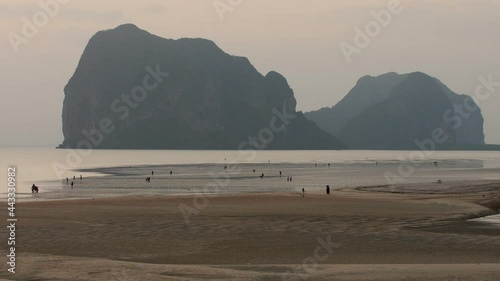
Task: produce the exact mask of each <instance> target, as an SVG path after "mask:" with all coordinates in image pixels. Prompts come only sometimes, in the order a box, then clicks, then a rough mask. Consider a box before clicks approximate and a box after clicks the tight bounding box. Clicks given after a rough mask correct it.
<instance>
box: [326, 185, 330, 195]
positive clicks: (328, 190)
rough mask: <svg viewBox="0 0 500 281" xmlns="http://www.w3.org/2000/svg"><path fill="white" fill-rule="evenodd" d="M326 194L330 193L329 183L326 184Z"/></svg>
mask: <svg viewBox="0 0 500 281" xmlns="http://www.w3.org/2000/svg"><path fill="white" fill-rule="evenodd" d="M326 194H327V195H330V186H329V185H327V186H326Z"/></svg>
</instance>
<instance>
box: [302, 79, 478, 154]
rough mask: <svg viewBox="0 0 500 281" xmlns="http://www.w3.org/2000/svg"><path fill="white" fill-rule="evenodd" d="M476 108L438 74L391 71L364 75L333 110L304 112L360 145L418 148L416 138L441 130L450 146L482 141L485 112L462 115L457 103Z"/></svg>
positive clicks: (338, 135) (323, 125) (344, 138)
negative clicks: (378, 74)
mask: <svg viewBox="0 0 500 281" xmlns="http://www.w3.org/2000/svg"><path fill="white" fill-rule="evenodd" d="M469 103H470V105H473V106H476V105H475V103H474V102H473V101H472V100H471V99H470V97H469V96H466V95H458V94H456V93H454V92H453V91H451V90H450V89H449V88H448V87H446V86H445V85H444V84H443V83H441V82H440V81H439V80H437V79H436V78H433V77H430V76H428V75H426V74H423V73H418V72H417V73H411V74H405V75H399V74H396V73H387V74H384V75H381V76H378V77H371V76H366V77H363V78H361V79H360V80H359V81H358V83H357V84H356V86H355V87H354V88H353V89H352V90H351V91H350V92H349V93H348V95H347V96H346V97H345V98H344V99H342V101H340V102H339V103H338V104H337V105H335V106H334V107H332V108H323V109H320V110H318V111H314V112H309V113H306V116H307V118H308V119H310V120H312V121H314V122H315V123H317V124H318V126H319V127H321V128H322V129H323V130H325V131H327V132H330V133H332V134H333V135H335V136H337V137H338V138H339V139H340V140H341V141H343V142H344V143H345V144H346V145H348V146H350V147H352V148H358V149H418V147H416V145H415V140H418V139H420V140H423V139H427V138H430V137H432V131H433V129H436V128H441V129H443V130H445V131H446V134H447V136H448V139H447V140H446V142H445V143H443V144H442V147H447V146H450V145H457V144H459V145H482V144H484V132H483V117H482V114H481V110H480V109H479V108H477V110H473V111H469V112H466V113H467V114H466V116H467V117H463V116H461V113H460V112H458V110H457V108H456V106H458V107H464V105H466V104H468V105H469Z"/></svg>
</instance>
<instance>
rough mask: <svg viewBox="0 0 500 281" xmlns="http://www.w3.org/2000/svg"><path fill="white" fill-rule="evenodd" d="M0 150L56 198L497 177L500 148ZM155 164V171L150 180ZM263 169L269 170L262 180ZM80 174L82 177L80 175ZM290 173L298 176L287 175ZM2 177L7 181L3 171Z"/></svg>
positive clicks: (25, 183)
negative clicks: (425, 153) (84, 152)
mask: <svg viewBox="0 0 500 281" xmlns="http://www.w3.org/2000/svg"><path fill="white" fill-rule="evenodd" d="M0 154H1V161H2V166H3V167H4V168H5V170H6V168H7V167H8V166H10V165H13V166H16V167H17V181H18V188H17V191H18V196H19V197H23V196H24V197H25V198H32V194H31V193H30V187H31V185H32V184H33V183H36V184H37V185H38V186H40V194H39V195H38V197H39V198H46V199H51V198H68V197H70V198H80V197H92V196H115V195H134V194H141V195H147V194H150V195H151V194H192V193H196V192H204V191H203V189H204V188H205V187H206V186H209V187H210V186H211V187H212V189H211V190H212V191H213V190H214V187H215V188H216V190H217V192H222V193H234V192H277V191H280V192H281V191H298V190H300V189H301V188H305V189H306V191H318V190H324V188H325V186H326V185H327V184H328V185H330V186H331V187H332V189H335V188H341V187H353V186H364V185H383V184H387V183H388V180H387V174H388V173H391V174H392V175H397V176H403V178H404V180H405V181H406V182H411V183H420V182H435V181H437V180H443V181H457V180H458V181H460V180H500V152H481V151H480V152H476V151H473V152H472V151H471V152H467V151H460V152H450V151H443V152H432V153H430V152H429V156H427V157H425V159H419V160H420V161H414V162H412V163H410V162H409V159H410V158H411V157H415V156H418V155H423V154H422V152H417V153H415V152H413V153H412V152H410V151H258V152H257V153H255V155H254V156H255V157H251V158H249V154H248V153H247V154H244V153H242V152H238V151H187V150H153V151H152V150H93V151H90V153H89V154H88V155H86V156H83V157H75V156H78V154H77V153H75V151H74V150H58V149H53V148H16V147H14V148H0ZM251 156H253V155H251ZM435 161H437V162H438V164H437V166H435V165H434V162H435ZM328 163H330V167H329V166H328V165H327V164H328ZM224 166H227V168H228V169H224ZM254 169H255V170H256V172H255V173H254V172H253V170H254ZM151 170H154V171H155V175H154V176H153V179H152V181H151V183H146V182H145V180H144V179H145V177H147V176H151ZM171 170H172V171H174V174H173V176H172V177H170V174H169V173H170V171H171ZM279 171H281V172H282V177H281V178H280V177H279ZM262 173H264V174H265V177H264V178H263V179H260V177H259V176H260V175H261V174H262ZM80 175H83V177H84V180H83V181H81V182H80V180H79V179H78V177H79V176H80ZM73 176H76V178H77V179H76V180H75V188H74V189H73V190H71V188H70V187H69V186H68V185H67V184H66V180H65V178H66V177H68V178H70V181H71V180H72V178H73ZM287 176H292V177H293V181H292V182H287V180H286V178H287ZM0 178H1V182H6V181H7V179H6V172H4V173H2V174H1V175H0ZM228 178H229V180H228ZM5 191H6V188H4V189H3V191H2V197H3V198H5V196H6V194H5Z"/></svg>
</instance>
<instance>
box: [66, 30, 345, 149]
mask: <svg viewBox="0 0 500 281" xmlns="http://www.w3.org/2000/svg"><path fill="white" fill-rule="evenodd" d="M64 91H65V99H64V105H63V114H62V120H63V133H64V137H65V139H64V142H63V144H62V145H61V147H72V148H74V147H78V146H83V147H86V146H89V144H91V146H92V148H141V149H144V148H146V149H148V148H151V149H158V148H168V149H237V148H238V146H241V145H242V143H243V142H245V143H246V144H245V147H244V149H249V148H252V147H258V148H265V149H337V148H342V147H343V145H341V144H340V143H339V142H338V141H337V140H336V139H335V138H334V137H332V136H331V135H329V134H328V133H325V132H323V131H322V130H320V129H319V128H318V127H317V126H316V125H315V124H314V123H313V122H311V121H309V120H306V119H305V117H304V116H303V114H302V113H301V112H297V111H296V101H295V98H294V93H293V91H292V90H291V89H290V87H289V86H288V83H287V81H286V79H285V78H284V77H283V76H281V75H280V74H278V73H276V72H270V73H268V74H267V75H266V76H262V75H261V74H260V73H259V72H258V71H257V70H256V69H255V68H254V67H253V66H252V65H251V64H250V62H249V61H248V59H246V58H244V57H236V56H231V55H228V54H226V53H225V52H224V51H222V50H221V49H220V48H219V47H217V46H216V45H215V44H214V43H213V42H212V41H209V40H204V39H179V40H170V39H164V38H160V37H157V36H155V35H152V34H150V33H148V32H146V31H144V30H141V29H139V28H137V27H136V26H134V25H130V24H128V25H123V26H119V27H117V28H116V29H113V30H107V31H101V32H98V33H97V34H96V35H94V36H93V37H92V39H90V41H89V43H88V45H87V47H86V49H85V51H84V53H83V55H82V57H81V59H80V62H79V64H78V67H77V69H76V71H75V73H74V75H73V77H72V78H71V80H70V81H69V83H68V84H67V85H66V87H65V90H64ZM304 132H306V133H307V135H306V136H304V134H303V133H304ZM252 136H255V138H256V140H255V139H252V138H250V140H249V137H252Z"/></svg>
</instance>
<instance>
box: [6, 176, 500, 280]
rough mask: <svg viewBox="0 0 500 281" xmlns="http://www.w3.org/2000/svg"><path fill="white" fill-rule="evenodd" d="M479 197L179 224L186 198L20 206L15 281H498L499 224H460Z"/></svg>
mask: <svg viewBox="0 0 500 281" xmlns="http://www.w3.org/2000/svg"><path fill="white" fill-rule="evenodd" d="M483 190H484V191H483V192H479V193H478V192H476V193H467V192H461V193H457V194H413V193H408V194H390V193H383V192H367V191H359V190H358V191H356V190H350V189H346V190H343V191H336V192H333V194H332V195H331V196H326V195H321V194H307V195H306V197H305V198H302V197H301V196H300V195H298V194H294V193H288V194H258V195H233V196H210V197H209V198H208V206H207V207H206V208H205V209H203V210H201V211H200V212H199V214H197V215H192V216H190V217H189V220H190V222H189V223H186V221H185V220H184V218H183V216H182V214H181V213H180V211H179V206H180V205H181V204H185V205H187V206H193V197H174V198H172V197H170V198H169V197H134V198H131V197H125V198H113V199H96V200H73V201H50V202H49V201H46V202H29V203H21V204H19V205H18V210H17V211H18V218H19V227H18V234H17V235H18V251H19V260H18V263H19V264H18V273H17V274H16V278H17V279H20V280H23V279H24V280H32V279H34V280H304V279H308V280H353V281H354V280H359V281H361V280H380V281H382V280H384V281H386V280H408V281H417V280H418V281H421V280H440V281H445V280H446V281H448V280H450V281H458V280H460V281H473V280H474V281H482V280H488V281H489V280H495V281H498V280H500V264H499V262H500V229H499V228H497V227H492V226H488V225H483V224H479V223H469V222H465V219H466V218H471V217H475V216H478V215H484V214H489V213H494V212H495V211H496V210H497V209H498V206H499V202H500V199H499V198H500V192H499V191H498V188H494V186H490V188H485V189H483ZM494 210H495V211H494ZM328 237H330V238H328ZM318 239H320V240H321V241H327V240H328V239H331V241H332V245H333V244H334V246H332V247H331V248H332V251H331V252H330V253H328V252H327V251H325V250H323V249H322V250H320V251H319V252H318V251H317V250H316V249H317V248H318V247H321V242H319V240H318ZM317 253H320V254H321V256H322V260H321V261H318V260H317V259H316V261H317V266H316V265H312V264H309V266H308V262H311V260H312V259H311V258H314V257H315V254H317ZM304 262H305V263H304ZM4 272H5V270H4ZM0 276H5V277H8V276H9V275H6V274H5V273H3V272H2V273H1V275H0ZM11 277H12V276H11Z"/></svg>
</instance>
